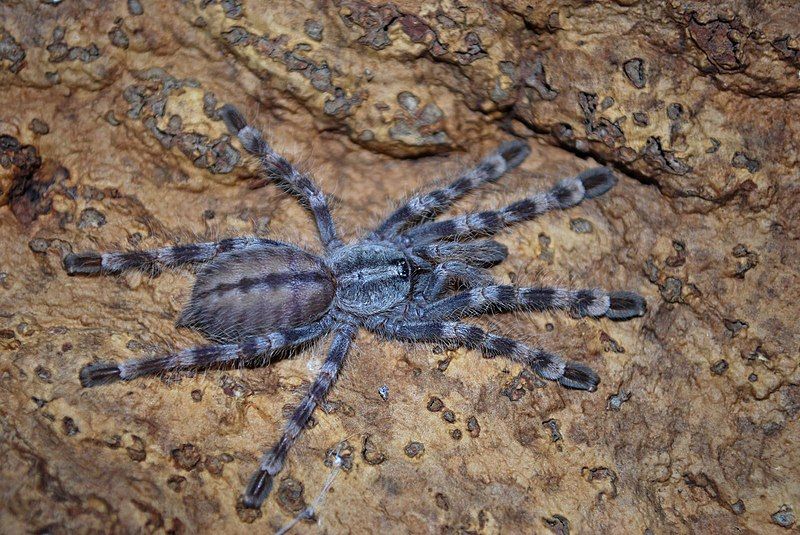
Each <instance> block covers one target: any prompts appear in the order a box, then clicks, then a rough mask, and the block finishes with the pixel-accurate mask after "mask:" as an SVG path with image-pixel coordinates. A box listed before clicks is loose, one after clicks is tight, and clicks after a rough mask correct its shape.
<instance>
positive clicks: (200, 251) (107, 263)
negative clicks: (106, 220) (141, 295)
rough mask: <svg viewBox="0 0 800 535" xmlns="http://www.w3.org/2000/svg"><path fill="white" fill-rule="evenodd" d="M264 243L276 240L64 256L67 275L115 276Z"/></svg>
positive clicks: (202, 259)
mask: <svg viewBox="0 0 800 535" xmlns="http://www.w3.org/2000/svg"><path fill="white" fill-rule="evenodd" d="M262 243H275V242H271V241H269V240H262V239H259V238H229V239H225V240H221V241H218V242H208V243H189V244H186V245H174V246H172V247H162V248H161V249H151V250H149V251H126V252H111V253H95V252H84V253H70V254H68V255H67V256H65V257H64V269H66V271H67V275H100V274H103V275H114V274H118V273H122V272H123V271H128V270H133V269H135V270H139V271H144V272H147V273H153V274H155V273H158V272H159V271H160V267H161V266H164V267H169V268H175V267H180V266H183V265H186V264H197V263H201V262H208V261H210V260H212V259H213V258H214V257H215V256H217V255H218V254H220V253H226V252H228V251H237V250H242V249H247V248H249V247H253V246H256V245H259V244H262Z"/></svg>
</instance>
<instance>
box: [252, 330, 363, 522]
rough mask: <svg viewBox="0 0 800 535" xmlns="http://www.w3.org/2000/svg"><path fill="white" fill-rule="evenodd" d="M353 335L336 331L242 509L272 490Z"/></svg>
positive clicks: (257, 503)
mask: <svg viewBox="0 0 800 535" xmlns="http://www.w3.org/2000/svg"><path fill="white" fill-rule="evenodd" d="M355 335H356V329H355V327H352V326H350V325H341V326H339V327H338V328H337V330H336V335H335V336H334V338H333V342H332V343H331V348H330V350H329V351H328V357H327V358H326V359H325V362H324V363H323V364H322V369H320V371H319V375H317V378H316V379H315V380H314V383H313V384H312V385H311V387H310V388H309V389H308V393H307V394H306V395H305V397H304V398H303V400H302V401H301V402H300V404H299V405H298V406H297V408H295V410H294V413H292V416H291V418H290V419H289V421H288V422H287V423H286V428H285V429H284V431H283V435H282V436H281V438H280V440H278V442H277V443H276V444H275V446H273V448H272V449H271V450H270V451H269V452H268V453H267V454H266V455H264V457H263V458H262V459H261V465H260V466H259V468H258V470H257V471H256V473H255V474H253V477H252V478H251V479H250V482H249V483H248V485H247V489H246V490H245V492H244V498H243V502H244V505H245V507H250V508H253V509H257V508H259V507H261V504H262V503H264V500H265V499H266V498H267V495H269V492H270V490H272V483H273V480H274V478H275V476H276V475H277V474H278V472H280V471H281V470H282V469H283V463H284V460H285V459H286V453H287V452H288V451H289V449H290V448H291V447H292V444H294V442H295V441H296V440H297V437H299V436H300V433H302V432H303V429H305V427H306V425H307V424H308V421H309V419H310V418H311V414H312V413H313V412H314V409H315V408H316V407H317V405H319V404H320V403H322V400H323V399H324V398H325V396H326V395H327V393H328V391H329V390H330V389H331V387H332V386H333V383H334V382H336V378H337V377H338V375H339V372H340V371H341V369H342V365H343V364H344V359H345V357H346V356H347V352H348V351H349V350H350V343H351V342H352V341H353V338H354V337H355Z"/></svg>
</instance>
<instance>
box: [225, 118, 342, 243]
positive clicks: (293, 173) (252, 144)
mask: <svg viewBox="0 0 800 535" xmlns="http://www.w3.org/2000/svg"><path fill="white" fill-rule="evenodd" d="M219 113H220V116H221V117H222V120H223V121H225V125H226V126H227V127H228V131H229V132H230V133H231V134H233V135H234V136H236V137H237V138H239V141H240V142H241V143H242V146H243V147H244V149H245V150H246V151H247V152H249V153H250V154H252V155H253V156H255V157H256V158H258V161H259V162H260V163H261V166H262V167H263V168H264V170H265V171H266V172H267V174H268V175H269V176H270V177H272V178H275V179H277V180H278V181H280V182H281V183H282V184H283V185H284V186H286V187H287V188H288V189H289V190H290V191H291V192H292V193H294V194H295V195H297V197H299V199H300V201H301V202H302V204H304V205H305V206H306V207H307V208H308V209H309V210H311V213H312V214H313V215H314V219H315V220H316V222H317V229H318V230H319V235H320V239H321V240H322V244H323V245H324V246H325V248H326V249H335V248H337V247H340V246H341V245H342V241H341V240H340V239H339V236H338V234H337V233H336V226H335V225H334V223H333V216H332V215H331V210H330V207H329V206H328V200H327V198H326V197H325V194H324V193H323V192H322V190H320V189H319V187H318V186H317V184H316V183H315V182H314V180H313V179H312V178H311V177H310V176H308V175H307V174H305V173H301V172H300V171H298V170H297V169H296V168H295V167H294V166H293V165H292V164H291V163H289V161H288V160H287V159H286V158H284V157H283V156H281V155H280V154H278V153H277V152H275V151H274V150H273V149H272V147H270V145H269V143H267V142H266V141H265V140H264V136H262V135H261V132H259V131H258V130H257V129H256V128H254V127H253V126H250V125H248V124H247V121H245V119H244V116H243V115H242V114H241V113H240V112H239V111H238V110H237V109H236V108H235V107H233V106H231V105H230V104H226V105H224V106H223V107H222V108H220V110H219Z"/></svg>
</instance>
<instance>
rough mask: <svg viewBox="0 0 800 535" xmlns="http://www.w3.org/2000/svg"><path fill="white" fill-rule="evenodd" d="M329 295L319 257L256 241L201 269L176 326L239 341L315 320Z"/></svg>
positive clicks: (331, 289)
mask: <svg viewBox="0 0 800 535" xmlns="http://www.w3.org/2000/svg"><path fill="white" fill-rule="evenodd" d="M334 293H335V283H334V279H333V275H332V274H331V272H330V270H329V269H328V268H327V267H326V266H325V264H324V263H323V262H322V260H321V259H319V258H318V257H316V256H314V255H312V254H309V253H307V252H305V251H303V250H302V249H300V248H298V247H295V246H293V245H289V244H285V243H280V242H274V241H269V240H262V241H260V242H258V243H257V244H256V245H253V246H252V247H250V248H247V249H244V250H240V251H230V252H227V253H223V254H221V255H219V256H218V257H217V258H216V259H215V260H214V261H212V262H211V263H209V264H207V265H206V266H205V267H203V268H202V269H201V270H200V271H199V272H198V274H197V280H196V281H195V284H194V288H193V290H192V297H191V299H190V301H189V304H188V305H187V306H186V309H185V310H184V311H183V313H182V314H181V318H180V320H179V321H178V324H179V325H182V326H187V327H191V328H193V329H195V330H197V331H199V332H201V333H203V334H204V335H206V336H207V337H208V338H211V339H213V340H221V341H239V340H242V339H244V338H246V337H248V336H258V335H263V334H265V333H269V332H272V331H275V330H276V329H287V328H293V327H298V326H301V325H305V324H308V323H310V322H312V321H314V320H316V319H318V318H320V317H321V316H322V315H323V314H324V313H325V312H326V311H327V310H328V308H329V307H330V304H331V301H332V299H333V296H334Z"/></svg>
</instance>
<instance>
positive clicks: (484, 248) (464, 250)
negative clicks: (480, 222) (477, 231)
mask: <svg viewBox="0 0 800 535" xmlns="http://www.w3.org/2000/svg"><path fill="white" fill-rule="evenodd" d="M411 253H412V254H413V255H416V256H418V257H420V258H422V259H423V260H427V261H428V262H435V263H441V262H447V261H452V260H454V261H460V262H464V263H465V264H467V265H470V266H476V267H491V266H496V265H497V264H499V263H501V262H502V261H503V260H505V259H506V257H507V256H508V248H507V247H506V246H505V245H503V244H502V243H497V242H496V241H493V240H475V241H471V242H465V243H461V242H439V243H428V244H426V245H421V246H419V247H414V248H413V249H412V250H411Z"/></svg>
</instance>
